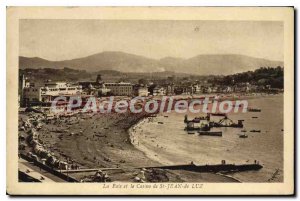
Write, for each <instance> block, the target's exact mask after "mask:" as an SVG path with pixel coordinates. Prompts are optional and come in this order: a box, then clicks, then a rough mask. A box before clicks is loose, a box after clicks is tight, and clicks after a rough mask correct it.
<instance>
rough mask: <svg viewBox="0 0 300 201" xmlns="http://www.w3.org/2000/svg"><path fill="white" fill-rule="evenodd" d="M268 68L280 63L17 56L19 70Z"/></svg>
mask: <svg viewBox="0 0 300 201" xmlns="http://www.w3.org/2000/svg"><path fill="white" fill-rule="evenodd" d="M267 66H270V67H276V66H283V62H280V61H271V60H266V59H260V58H254V57H249V56H244V55H235V54H226V55H225V54H224V55H198V56H195V57H192V58H189V59H183V58H174V57H166V58H162V59H160V60H156V59H151V58H147V57H143V56H138V55H134V54H128V53H124V52H102V53H99V54H94V55H91V56H87V57H83V58H78V59H72V60H64V61H49V60H45V59H41V58H38V57H33V58H28V57H22V56H20V57H19V67H20V68H21V69H24V68H58V69H61V68H64V67H68V68H73V69H77V70H87V71H89V72H96V71H101V70H115V71H120V72H141V73H149V72H164V71H173V72H177V73H188V74H198V75H210V74H211V75H213V74H222V75H227V74H234V73H238V72H244V71H249V70H255V69H257V68H259V67H267Z"/></svg>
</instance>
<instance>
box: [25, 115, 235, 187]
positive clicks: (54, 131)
mask: <svg viewBox="0 0 300 201" xmlns="http://www.w3.org/2000/svg"><path fill="white" fill-rule="evenodd" d="M20 118H21V119H22V118H23V119H24V118H26V114H20ZM150 120H151V118H148V117H145V115H144V114H130V113H126V114H116V113H111V114H76V115H73V116H71V117H62V118H60V119H57V120H51V121H50V122H49V123H47V124H45V125H44V126H43V127H42V128H41V129H40V130H39V131H38V132H39V133H40V134H39V140H40V141H41V142H42V143H43V146H44V147H45V148H46V149H47V150H50V151H51V152H52V153H54V155H55V156H56V157H58V158H59V159H60V160H63V161H72V163H73V164H76V165H78V166H79V167H80V168H81V169H84V168H120V169H119V170H108V171H107V173H108V175H110V177H111V178H112V181H127V182H132V181H134V177H135V176H136V175H137V174H138V172H139V171H138V170H137V169H134V168H139V167H151V166H158V165H165V164H164V163H163V161H161V162H159V161H157V160H152V158H151V157H148V156H147V155H146V154H145V153H144V152H142V151H140V150H138V149H137V148H136V147H135V146H134V145H133V144H135V143H138V142H137V141H135V138H134V137H133V136H132V135H131V137H133V138H131V137H130V133H131V131H132V128H134V127H136V126H137V125H138V124H137V123H138V122H141V121H150ZM20 134H23V135H26V133H22V132H20ZM92 174H94V173H72V174H71V176H73V177H74V178H77V179H79V180H80V179H82V178H84V177H86V176H89V175H92ZM163 175H165V176H166V177H167V179H166V180H163V181H168V182H236V180H234V179H231V178H227V177H224V176H222V175H217V174H211V173H195V172H189V171H184V170H182V171H178V170H176V171H173V170H172V171H169V170H168V171H165V170H164V171H163ZM149 182H151V180H149Z"/></svg>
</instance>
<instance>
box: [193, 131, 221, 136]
mask: <svg viewBox="0 0 300 201" xmlns="http://www.w3.org/2000/svg"><path fill="white" fill-rule="evenodd" d="M198 133H199V135H208V136H218V137H222V131H198Z"/></svg>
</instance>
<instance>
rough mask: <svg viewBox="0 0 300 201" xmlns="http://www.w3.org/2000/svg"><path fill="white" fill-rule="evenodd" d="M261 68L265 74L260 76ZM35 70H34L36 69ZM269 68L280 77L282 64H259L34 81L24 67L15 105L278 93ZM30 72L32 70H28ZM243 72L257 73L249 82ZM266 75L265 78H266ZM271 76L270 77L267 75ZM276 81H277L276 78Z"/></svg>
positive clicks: (279, 85) (276, 83)
mask: <svg viewBox="0 0 300 201" xmlns="http://www.w3.org/2000/svg"><path fill="white" fill-rule="evenodd" d="M260 71H262V72H263V73H264V74H263V75H264V76H265V77H261V74H259V72H260ZM35 72H37V73H38V70H36V71H35ZM270 72H275V73H276V75H277V77H276V78H277V80H278V79H282V76H283V73H282V72H283V68H281V67H277V68H261V69H258V70H256V72H254V73H253V72H252V73H251V72H246V73H240V74H237V75H232V76H223V77H218V76H214V77H213V78H211V77H209V76H208V77H205V78H204V79H202V80H198V79H199V77H193V76H190V77H176V76H174V75H173V76H165V77H160V78H153V77H152V78H151V77H148V78H147V77H146V78H141V79H138V78H136V79H135V80H133V82H124V81H116V82H107V81H105V80H104V79H102V75H101V74H98V75H97V77H96V79H95V80H88V81H81V80H79V81H77V82H67V81H64V80H63V81H52V80H50V79H47V80H43V81H41V82H39V83H35V80H34V79H33V80H31V79H30V78H28V77H27V75H26V71H25V72H23V73H22V74H20V78H19V106H21V107H28V106H49V105H51V101H53V100H54V99H55V98H57V97H59V96H66V97H72V96H81V97H82V98H88V97H90V96H95V97H108V96H120V97H136V96H139V97H150V98H151V97H161V96H176V95H205V94H215V95H218V94H222V95H224V94H243V93H244V94H247V93H248V94H251V93H253V94H255V93H274V94H276V93H280V92H283V89H282V87H283V85H282V83H283V82H282V81H281V83H279V84H278V81H277V80H275V81H273V82H272V80H271V81H270V80H267V79H268V76H269V75H270ZM30 73H32V72H30ZM245 76H248V77H249V76H252V77H255V76H257V79H259V80H257V79H254V81H253V82H252V83H251V81H247V79H245V78H244V77H245ZM266 77H267V79H266ZM271 78H272V77H271ZM279 82H280V81H279Z"/></svg>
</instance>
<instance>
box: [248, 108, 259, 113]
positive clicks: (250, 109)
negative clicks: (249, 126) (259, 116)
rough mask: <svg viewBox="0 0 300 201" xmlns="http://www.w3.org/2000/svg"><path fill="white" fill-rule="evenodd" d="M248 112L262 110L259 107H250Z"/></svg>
mask: <svg viewBox="0 0 300 201" xmlns="http://www.w3.org/2000/svg"><path fill="white" fill-rule="evenodd" d="M248 112H261V109H259V108H248Z"/></svg>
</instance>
